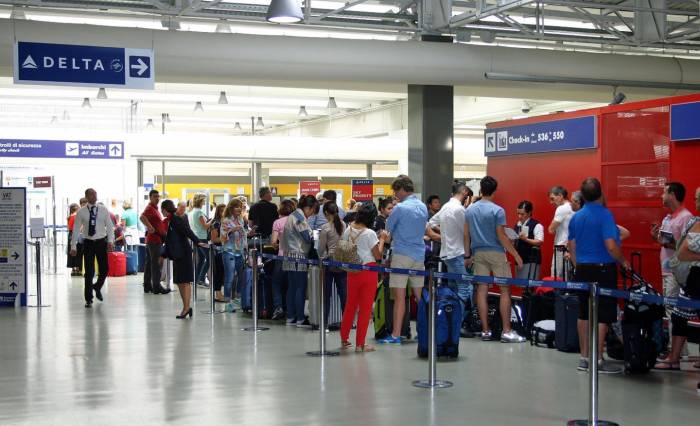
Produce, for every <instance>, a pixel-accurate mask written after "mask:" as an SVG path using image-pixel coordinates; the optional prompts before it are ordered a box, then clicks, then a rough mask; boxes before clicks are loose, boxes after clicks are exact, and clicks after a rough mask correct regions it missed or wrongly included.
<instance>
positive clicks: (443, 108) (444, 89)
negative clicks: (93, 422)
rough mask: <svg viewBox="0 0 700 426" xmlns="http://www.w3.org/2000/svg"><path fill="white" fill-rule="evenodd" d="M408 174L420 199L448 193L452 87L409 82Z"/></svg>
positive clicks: (443, 196) (451, 174) (451, 171)
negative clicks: (410, 83)
mask: <svg viewBox="0 0 700 426" xmlns="http://www.w3.org/2000/svg"><path fill="white" fill-rule="evenodd" d="M408 175H409V176H410V177H411V179H412V180H413V183H414V184H415V186H416V193H418V194H421V197H422V199H423V200H425V198H427V197H428V196H429V195H431V194H437V195H439V196H440V198H441V199H442V200H447V199H449V197H450V188H451V186H452V181H453V179H454V88H453V87H452V86H422V85H409V86H408Z"/></svg>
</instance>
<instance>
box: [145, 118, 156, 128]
mask: <svg viewBox="0 0 700 426" xmlns="http://www.w3.org/2000/svg"><path fill="white" fill-rule="evenodd" d="M146 127H156V125H155V124H153V119H152V118H149V119H148V123H146Z"/></svg>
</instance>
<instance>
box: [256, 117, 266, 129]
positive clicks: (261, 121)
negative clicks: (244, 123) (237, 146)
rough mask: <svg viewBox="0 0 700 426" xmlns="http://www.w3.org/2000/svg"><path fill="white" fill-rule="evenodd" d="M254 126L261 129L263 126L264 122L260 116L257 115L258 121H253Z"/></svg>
mask: <svg viewBox="0 0 700 426" xmlns="http://www.w3.org/2000/svg"><path fill="white" fill-rule="evenodd" d="M255 127H259V128H261V129H264V128H265V123H263V120H262V117H258V121H257V122H256V123H255Z"/></svg>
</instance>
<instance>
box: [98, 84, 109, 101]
mask: <svg viewBox="0 0 700 426" xmlns="http://www.w3.org/2000/svg"><path fill="white" fill-rule="evenodd" d="M97 99H107V91H106V90H105V88H104V87H100V90H98V91H97Z"/></svg>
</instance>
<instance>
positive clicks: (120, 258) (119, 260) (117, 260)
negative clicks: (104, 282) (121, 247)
mask: <svg viewBox="0 0 700 426" xmlns="http://www.w3.org/2000/svg"><path fill="white" fill-rule="evenodd" d="M125 275H126V254H125V253H124V252H122V251H111V252H109V253H107V276H108V277H123V276H125Z"/></svg>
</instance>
